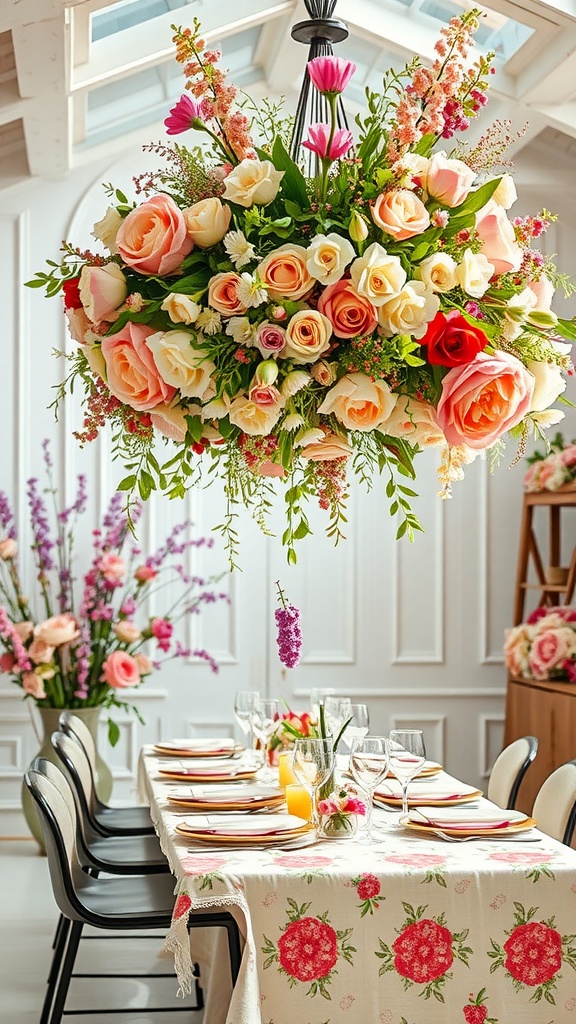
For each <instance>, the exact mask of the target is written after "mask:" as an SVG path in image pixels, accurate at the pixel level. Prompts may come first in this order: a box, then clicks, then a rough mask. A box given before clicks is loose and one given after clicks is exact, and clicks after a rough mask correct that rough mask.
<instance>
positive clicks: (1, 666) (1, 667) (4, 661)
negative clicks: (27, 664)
mask: <svg viewBox="0 0 576 1024" xmlns="http://www.w3.org/2000/svg"><path fill="white" fill-rule="evenodd" d="M15 663H16V658H15V657H14V655H13V654H11V653H10V651H5V652H4V654H1V655H0V672H6V673H8V672H11V671H12V669H13V667H14V665H15Z"/></svg>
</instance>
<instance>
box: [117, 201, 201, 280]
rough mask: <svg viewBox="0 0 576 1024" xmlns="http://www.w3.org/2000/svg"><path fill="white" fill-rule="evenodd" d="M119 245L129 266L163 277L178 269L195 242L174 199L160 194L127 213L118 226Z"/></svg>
mask: <svg viewBox="0 0 576 1024" xmlns="http://www.w3.org/2000/svg"><path fill="white" fill-rule="evenodd" d="M116 246H117V248H118V252H119V253H120V255H121V257H122V259H123V260H124V262H125V263H126V264H127V265H128V266H129V267H133V268H134V270H137V271H139V273H140V274H158V276H159V277H163V276H165V275H166V274H173V273H174V271H175V270H178V268H179V266H180V264H181V263H182V260H183V259H184V257H185V256H187V255H188V253H189V252H191V251H192V249H193V247H194V243H193V241H192V239H191V238H190V237H189V235H188V229H187V227H186V221H185V220H184V217H183V216H182V213H181V212H180V210H179V209H178V207H177V206H176V203H175V202H174V200H173V199H171V198H170V196H166V195H159V196H153V197H152V198H151V199H147V200H146V201H145V202H144V203H141V204H140V206H137V207H136V209H135V210H132V211H131V212H130V213H129V214H128V216H127V217H126V218H125V220H123V222H122V224H121V225H120V227H119V228H118V232H117V234H116Z"/></svg>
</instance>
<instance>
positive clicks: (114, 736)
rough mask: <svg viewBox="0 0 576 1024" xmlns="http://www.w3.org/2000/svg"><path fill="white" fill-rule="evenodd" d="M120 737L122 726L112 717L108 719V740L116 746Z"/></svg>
mask: <svg viewBox="0 0 576 1024" xmlns="http://www.w3.org/2000/svg"><path fill="white" fill-rule="evenodd" d="M119 739H120V728H119V726H118V725H117V724H116V722H114V721H113V720H112V719H111V718H109V719H108V742H109V744H110V746H111V747H115V746H116V744H117V743H118V740H119Z"/></svg>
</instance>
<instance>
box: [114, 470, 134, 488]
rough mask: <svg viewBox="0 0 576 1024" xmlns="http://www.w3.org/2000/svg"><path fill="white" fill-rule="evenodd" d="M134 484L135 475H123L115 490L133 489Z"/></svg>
mask: <svg viewBox="0 0 576 1024" xmlns="http://www.w3.org/2000/svg"><path fill="white" fill-rule="evenodd" d="M135 486H136V475H135V474H132V475H131V476H125V477H124V479H123V480H121V481H120V483H119V484H118V485H117V487H116V490H117V491H133V490H134V488H135Z"/></svg>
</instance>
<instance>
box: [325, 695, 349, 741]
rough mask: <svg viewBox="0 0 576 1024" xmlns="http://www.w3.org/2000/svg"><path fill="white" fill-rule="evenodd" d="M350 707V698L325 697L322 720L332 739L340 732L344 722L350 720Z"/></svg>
mask: <svg viewBox="0 0 576 1024" xmlns="http://www.w3.org/2000/svg"><path fill="white" fill-rule="evenodd" d="M351 707H352V701H351V700H350V697H326V699H325V701H324V718H325V721H326V725H327V727H328V731H329V732H330V734H331V735H332V737H333V739H335V738H336V736H337V735H338V733H339V732H340V729H341V728H342V726H343V725H344V722H346V721H347V720H348V719H349V718H350V709H351Z"/></svg>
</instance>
